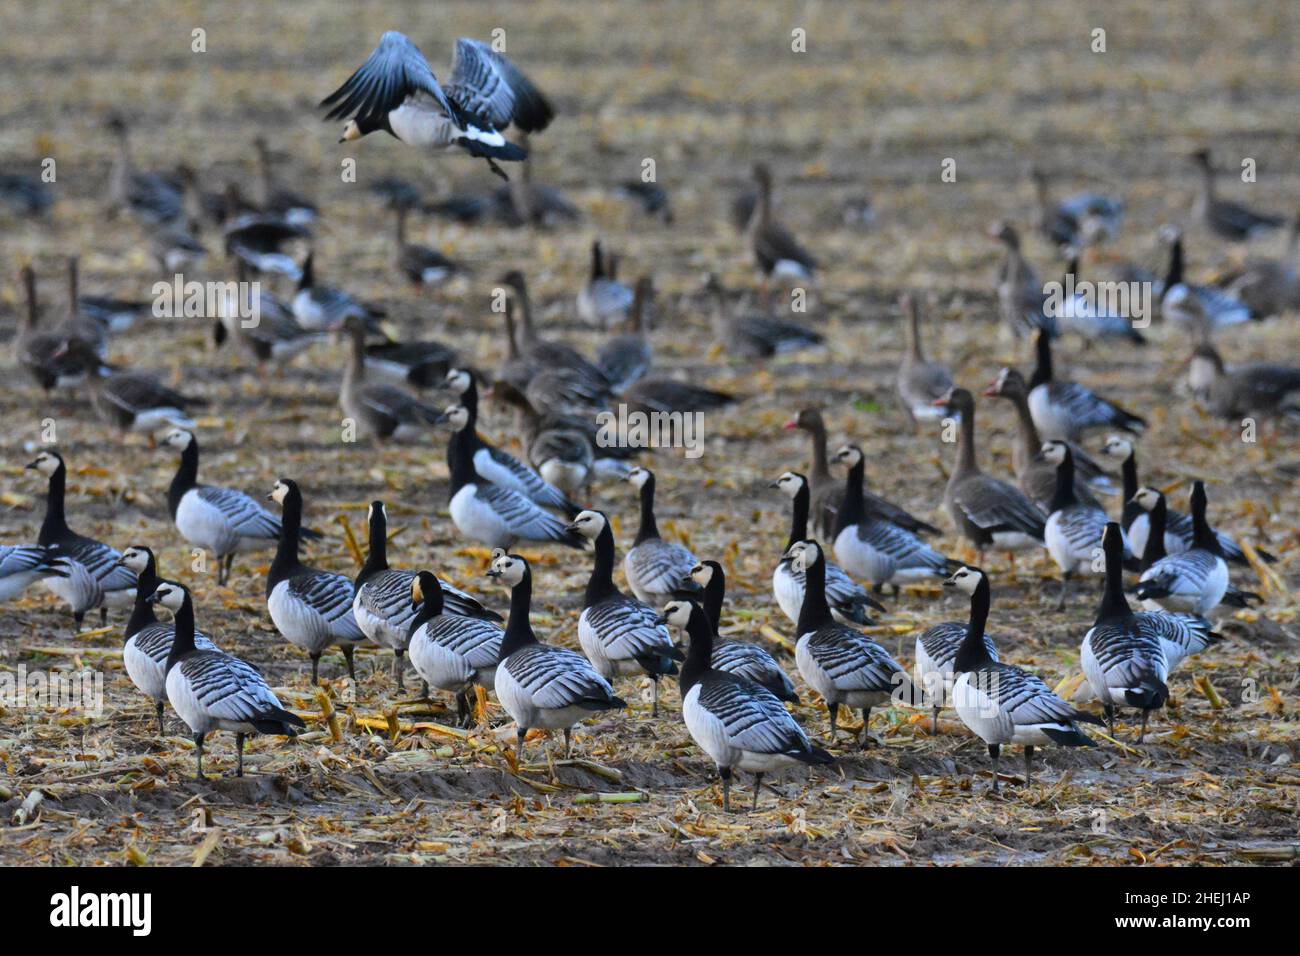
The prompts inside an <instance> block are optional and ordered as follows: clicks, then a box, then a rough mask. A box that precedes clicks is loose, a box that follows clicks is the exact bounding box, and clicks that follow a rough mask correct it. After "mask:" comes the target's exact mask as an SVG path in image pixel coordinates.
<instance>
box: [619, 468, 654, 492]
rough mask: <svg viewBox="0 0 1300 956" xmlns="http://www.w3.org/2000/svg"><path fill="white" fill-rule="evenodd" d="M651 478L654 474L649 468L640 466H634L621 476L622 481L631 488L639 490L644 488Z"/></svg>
mask: <svg viewBox="0 0 1300 956" xmlns="http://www.w3.org/2000/svg"><path fill="white" fill-rule="evenodd" d="M653 477H654V472H652V471H651V470H650V469H649V468H642V467H641V466H640V465H636V466H635V467H633V469H632V470H631V471H629V472H628V473H627V474H626V475H624V476H623V480H624V481H626V482H629V483H630V484H631V485H632V487H634V488H636V489H638V490H640V489H641V488H644V487H645V483H646V482H647V481H649V480H650V479H651V478H653Z"/></svg>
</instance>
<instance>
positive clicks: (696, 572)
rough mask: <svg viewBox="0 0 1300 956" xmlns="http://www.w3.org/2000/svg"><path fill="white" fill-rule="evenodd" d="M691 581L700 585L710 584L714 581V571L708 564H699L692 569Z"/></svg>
mask: <svg viewBox="0 0 1300 956" xmlns="http://www.w3.org/2000/svg"><path fill="white" fill-rule="evenodd" d="M691 579H692V580H693V581H694V582H695V583H696V584H699V585H705V584H708V583H709V582H710V581H712V580H713V569H712V568H711V567H709V566H708V565H707V564H697V565H696V566H695V567H693V568H691Z"/></svg>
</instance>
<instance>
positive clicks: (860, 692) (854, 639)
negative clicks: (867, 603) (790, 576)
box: [791, 541, 916, 749]
mask: <svg viewBox="0 0 1300 956" xmlns="http://www.w3.org/2000/svg"><path fill="white" fill-rule="evenodd" d="M791 552H793V553H792V554H791V558H792V559H793V560H794V563H795V567H796V569H798V570H800V571H803V572H804V574H805V580H806V582H807V591H806V592H805V594H804V601H803V607H802V608H800V609H799V621H798V623H797V624H796V625H795V633H796V634H797V635H798V636H797V638H796V643H795V654H794V658H795V663H796V664H798V665H799V673H800V674H802V675H803V679H804V681H806V682H807V684H808V686H809V687H811V688H812V689H813V690H815V691H817V693H819V694H821V696H822V699H823V700H824V701H826V710H827V712H828V713H829V714H830V721H831V736H830V741H831V743H832V744H834V743H835V735H836V721H837V717H838V710H839V706H840V705H841V704H843V705H844V706H846V707H848V708H850V709H852V708H861V709H862V738H861V745H862V747H863V748H864V749H865V748H866V747H868V746H870V745H871V744H872V743H874V742H875V741H874V740H873V739H872V737H871V734H870V732H869V730H868V725H869V724H870V722H871V709H872V708H873V707H875V706H877V705H879V704H883V703H885V702H886V701H889V700H890V699H891V698H893V696H894V695H895V694H898V695H899V699H900V700H901V701H905V702H910V701H912V700H914V699H916V697H915V694H914V688H913V686H912V681H911V678H909V677H908V675H907V672H906V671H905V670H903V668H901V667H900V666H899V665H898V664H896V663H894V660H893V658H891V657H890V656H889V652H888V651H886V650H885V649H884V648H883V647H881V646H880V645H879V644H877V643H876V642H875V641H873V640H872V639H871V638H869V637H868V636H867V635H865V634H863V633H862V632H861V631H858V630H855V629H854V628H851V627H849V626H848V625H845V624H837V623H836V622H835V619H834V618H833V617H832V616H831V610H830V605H829V604H827V603H826V558H825V555H824V554H823V552H822V549H821V547H820V546H819V545H818V544H817V542H815V541H800V542H799V543H797V544H796V545H795V546H794V547H793V548H791Z"/></svg>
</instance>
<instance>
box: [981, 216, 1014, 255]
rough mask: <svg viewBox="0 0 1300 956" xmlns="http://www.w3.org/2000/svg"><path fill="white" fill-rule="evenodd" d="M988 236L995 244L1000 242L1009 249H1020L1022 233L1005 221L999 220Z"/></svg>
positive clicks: (989, 229) (993, 225) (990, 227)
mask: <svg viewBox="0 0 1300 956" xmlns="http://www.w3.org/2000/svg"><path fill="white" fill-rule="evenodd" d="M987 235H988V237H989V238H990V239H992V240H994V241H995V242H1000V243H1002V244H1003V245H1004V246H1006V247H1007V248H1008V249H1014V250H1019V249H1020V233H1018V232H1016V227H1015V226H1013V225H1011V223H1010V222H1008V221H1007V220H1005V219H999V220H998V221H997V222H995V223H993V224H992V225H991V226H989V228H988V232H987Z"/></svg>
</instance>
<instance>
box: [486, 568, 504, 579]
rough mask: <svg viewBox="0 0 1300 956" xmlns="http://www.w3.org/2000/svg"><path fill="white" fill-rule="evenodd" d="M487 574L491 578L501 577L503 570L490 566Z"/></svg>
mask: <svg viewBox="0 0 1300 956" xmlns="http://www.w3.org/2000/svg"><path fill="white" fill-rule="evenodd" d="M487 576H488V577H490V578H499V577H501V572H500V571H498V570H496V569H495V568H488V571H487Z"/></svg>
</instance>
